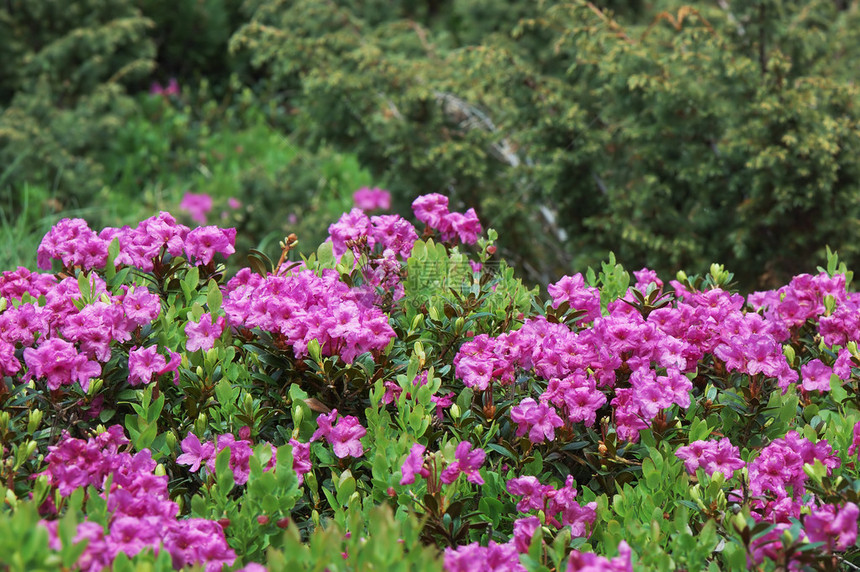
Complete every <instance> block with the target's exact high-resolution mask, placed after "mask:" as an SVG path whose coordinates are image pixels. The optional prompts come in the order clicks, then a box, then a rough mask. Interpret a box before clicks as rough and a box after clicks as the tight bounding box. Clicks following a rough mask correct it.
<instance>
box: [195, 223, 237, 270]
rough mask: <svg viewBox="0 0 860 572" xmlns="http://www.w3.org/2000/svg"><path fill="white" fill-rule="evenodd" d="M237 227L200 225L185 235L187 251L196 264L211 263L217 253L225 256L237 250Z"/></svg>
mask: <svg viewBox="0 0 860 572" xmlns="http://www.w3.org/2000/svg"><path fill="white" fill-rule="evenodd" d="M235 244H236V229H235V228H218V227H217V226H200V227H197V228H195V229H194V230H192V231H190V232H189V233H188V235H187V236H186V237H185V252H186V254H188V258H189V259H190V260H193V261H194V262H195V264H197V265H200V264H209V263H210V262H212V259H213V258H215V254H221V255H223V256H224V257H225V258H226V257H228V256H230V255H231V254H233V253H234V252H236V248H235Z"/></svg>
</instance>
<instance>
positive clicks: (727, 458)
mask: <svg viewBox="0 0 860 572" xmlns="http://www.w3.org/2000/svg"><path fill="white" fill-rule="evenodd" d="M675 455H676V456H677V457H678V458H679V459H681V460H682V461H684V467H685V468H686V469H687V472H688V473H690V474H691V475H695V474H696V469H698V468H699V467H701V468H702V469H703V470H704V471H705V474H707V475H713V474H714V473H722V474H723V476H724V477H725V478H726V479H730V478H732V475H734V473H735V471H736V470H738V469H742V468H743V467H745V466H746V463H744V462H743V461H742V460H741V456H740V450H739V449H738V448H737V447H735V446H734V445H732V442H731V441H730V440H728V439H720V440H719V441H694V442H692V443H690V444H689V445H686V446H684V447H679V448H678V450H677V451H675Z"/></svg>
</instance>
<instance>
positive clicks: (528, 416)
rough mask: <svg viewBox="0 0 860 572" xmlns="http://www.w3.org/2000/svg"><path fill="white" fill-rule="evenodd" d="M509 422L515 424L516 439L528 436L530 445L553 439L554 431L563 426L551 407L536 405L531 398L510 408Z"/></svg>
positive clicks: (544, 404) (542, 404)
mask: <svg viewBox="0 0 860 572" xmlns="http://www.w3.org/2000/svg"><path fill="white" fill-rule="evenodd" d="M511 420H513V421H514V422H516V424H517V437H522V436H523V435H525V434H526V433H528V434H529V441H531V442H532V443H543V442H544V441H552V440H553V439H555V430H556V428H558V427H561V426H562V425H564V421H562V419H561V417H559V416H558V414H557V413H556V412H555V409H553V408H552V406H550V405H547V404H546V403H537V402H536V401H535V400H534V399H532V398H531V397H529V398H526V399H523V400H522V402H520V404H519V405H517V406H516V407H512V408H511Z"/></svg>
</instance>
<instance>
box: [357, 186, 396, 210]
mask: <svg viewBox="0 0 860 572" xmlns="http://www.w3.org/2000/svg"><path fill="white" fill-rule="evenodd" d="M352 200H353V201H354V202H355V206H356V208H359V209H361V210H363V211H372V210H377V209H381V210H388V209H390V208H391V193H389V192H388V191H385V190H382V189H379V188H376V187H374V188H372V189H369V188H367V187H362V188H360V189H358V190H357V191H355V193H353V195H352Z"/></svg>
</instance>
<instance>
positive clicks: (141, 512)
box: [43, 425, 236, 572]
mask: <svg viewBox="0 0 860 572" xmlns="http://www.w3.org/2000/svg"><path fill="white" fill-rule="evenodd" d="M128 443H129V442H128V439H126V438H125V435H124V434H123V429H122V427H121V426H119V425H114V426H113V427H111V428H110V429H108V430H107V431H106V432H105V433H102V434H100V435H97V436H96V437H93V438H91V439H88V440H87V441H84V440H81V439H73V438H70V437H69V436H68V434H65V435H64V436H63V438H62V439H61V440H60V442H59V443H58V444H57V445H56V446H53V447H50V448H49V451H50V452H49V453H48V455H47V456H46V457H45V462H46V463H47V464H48V467H47V469H46V470H45V471H44V473H43V474H44V475H46V476H47V478H48V482H49V483H50V484H51V485H54V486H56V487H57V488H58V490H59V492H60V494H61V495H62V496H68V495H70V494H71V493H72V492H73V491H74V490H75V489H77V488H78V487H86V486H92V487H95V488H96V489H97V490H100V491H103V493H102V496H103V497H104V498H105V499H106V500H107V508H108V512H109V519H108V523H107V524H108V527H107V528H108V531H107V533H105V530H104V528H103V527H102V525H101V524H98V523H94V522H90V521H84V522H82V523H81V524H79V525H78V529H77V534H76V536H75V537H74V539H73V541H74V542H76V543H77V542H81V541H83V540H88V541H89V542H88V544H87V547H86V549H85V550H84V552H83V554H81V556H80V557H79V559H78V562H77V567H78V568H80V569H81V570H85V571H87V572H96V571H99V570H102V569H104V568H105V567H110V566H111V564H112V562H113V560H114V559H115V558H116V556H117V555H118V554H119V553H121V552H122V553H125V554H126V555H127V556H129V557H132V556H134V555H135V554H137V553H138V552H140V551H141V550H143V549H145V548H151V549H153V550H155V551H156V552H158V551H160V550H166V551H167V552H168V553H169V554H170V556H171V559H172V561H173V565H174V566H175V567H176V568H182V567H185V566H192V565H204V566H205V567H206V570H209V571H213V572H214V571H216V570H221V569H222V567H223V566H224V565H225V564H226V565H232V564H233V562H234V561H235V559H236V554H235V553H234V552H233V550H231V549H230V547H229V546H228V545H227V540H226V538H225V537H224V531H223V529H222V528H221V526H220V525H219V524H218V523H217V522H213V521H210V520H205V519H200V518H192V519H186V520H178V519H177V518H176V516H177V514H178V512H179V507H178V505H177V504H176V503H174V502H173V501H171V500H170V497H169V496H168V491H167V477H166V476H158V475H155V474H154V473H153V471H154V470H155V467H156V463H155V461H153V460H152V458H151V456H150V452H149V450H146V449H145V450H143V451H141V452H139V453H137V454H135V455H133V456H132V455H131V454H130V453H126V452H121V451H120V449H121V448H122V447H124V446H127V445H128ZM108 479H110V487H109V488H108V489H106V485H107V480H108ZM49 498H50V497H49ZM43 524H44V525H45V526H46V528H47V529H48V531H49V533H50V536H51V541H50V542H51V547H52V548H53V549H55V550H59V549H60V548H61V546H60V540H59V537H58V535H57V524H58V522H57V521H47V522H45V521H43Z"/></svg>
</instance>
